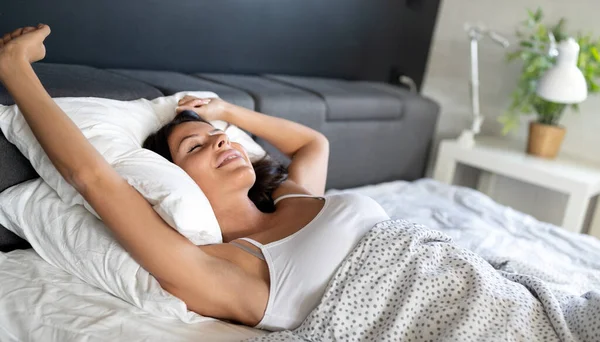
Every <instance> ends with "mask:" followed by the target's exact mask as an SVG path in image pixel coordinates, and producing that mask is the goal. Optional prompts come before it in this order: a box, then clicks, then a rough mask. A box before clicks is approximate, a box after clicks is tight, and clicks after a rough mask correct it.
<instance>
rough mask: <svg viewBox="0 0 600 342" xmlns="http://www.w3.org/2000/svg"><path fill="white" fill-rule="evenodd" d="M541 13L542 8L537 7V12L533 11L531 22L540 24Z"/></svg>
mask: <svg viewBox="0 0 600 342" xmlns="http://www.w3.org/2000/svg"><path fill="white" fill-rule="evenodd" d="M543 16H544V15H543V13H542V8H541V7H538V8H537V11H535V14H534V16H533V20H535V21H536V22H540V21H541V20H542V18H543Z"/></svg>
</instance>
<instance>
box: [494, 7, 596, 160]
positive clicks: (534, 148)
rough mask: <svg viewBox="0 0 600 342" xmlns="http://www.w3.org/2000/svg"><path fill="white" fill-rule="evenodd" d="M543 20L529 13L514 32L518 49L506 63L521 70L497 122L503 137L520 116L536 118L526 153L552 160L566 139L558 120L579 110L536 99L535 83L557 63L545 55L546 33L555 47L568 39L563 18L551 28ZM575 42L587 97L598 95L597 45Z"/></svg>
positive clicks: (585, 38) (587, 39)
mask: <svg viewBox="0 0 600 342" xmlns="http://www.w3.org/2000/svg"><path fill="white" fill-rule="evenodd" d="M542 19H543V13H542V10H541V9H539V8H538V9H537V11H535V12H533V11H531V10H528V18H527V20H525V21H524V22H523V23H522V24H521V25H520V27H519V28H518V29H517V32H516V36H517V38H518V39H519V43H518V47H517V49H516V50H515V51H512V52H509V53H508V55H507V60H508V61H509V62H511V61H516V60H520V61H522V62H523V67H522V69H521V76H520V77H519V80H518V83H517V87H516V89H515V90H514V91H513V93H512V102H511V104H510V107H509V108H508V110H507V111H506V113H504V115H502V116H501V117H500V118H499V119H498V121H500V123H502V124H503V126H504V127H503V134H507V133H508V132H510V131H511V130H513V129H514V128H516V127H517V126H518V125H519V123H520V121H519V117H520V116H521V115H527V114H535V115H536V116H537V120H536V121H533V122H531V123H530V127H529V137H528V140H529V141H528V149H527V150H528V153H530V154H535V155H539V156H542V157H547V158H554V157H555V156H556V154H557V153H558V150H559V149H560V145H561V143H562V140H563V138H564V135H565V129H564V127H562V126H560V125H559V123H560V119H561V117H562V115H563V114H564V112H565V110H566V109H567V107H571V108H572V109H573V110H574V111H578V110H579V106H578V104H574V105H569V106H567V105H565V104H560V103H553V102H549V101H546V100H544V99H542V98H540V97H538V96H537V95H536V89H537V85H538V80H539V79H540V78H541V77H542V75H543V74H544V73H545V72H546V71H547V70H548V69H550V68H551V67H552V66H553V65H554V63H555V60H556V57H555V56H551V54H549V53H548V51H549V48H550V46H551V36H550V34H549V33H552V34H553V35H554V38H555V40H556V42H557V43H560V42H561V41H562V40H564V39H567V38H569V35H568V34H567V33H566V32H565V23H566V21H565V19H564V18H563V19H560V20H559V21H558V23H556V24H555V25H553V26H550V27H548V26H546V25H545V24H543V23H542ZM574 39H575V40H576V41H577V43H578V44H579V47H580V52H579V58H578V60H577V66H578V67H579V69H580V70H581V71H582V72H583V75H584V77H585V80H586V82H587V86H588V93H589V94H593V93H597V92H598V91H600V86H599V85H598V78H599V77H600V42H599V41H598V40H597V39H595V38H593V37H592V36H591V35H589V34H582V33H577V34H576V35H575V36H574Z"/></svg>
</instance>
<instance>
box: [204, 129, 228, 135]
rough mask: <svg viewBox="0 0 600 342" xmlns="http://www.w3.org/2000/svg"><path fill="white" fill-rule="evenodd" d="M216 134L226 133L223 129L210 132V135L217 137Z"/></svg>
mask: <svg viewBox="0 0 600 342" xmlns="http://www.w3.org/2000/svg"><path fill="white" fill-rule="evenodd" d="M216 133H225V131H223V130H222V129H218V128H215V129H213V130H212V131H210V132H208V135H215V134H216Z"/></svg>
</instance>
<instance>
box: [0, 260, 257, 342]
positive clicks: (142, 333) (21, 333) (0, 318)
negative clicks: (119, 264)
mask: <svg viewBox="0 0 600 342" xmlns="http://www.w3.org/2000/svg"><path fill="white" fill-rule="evenodd" d="M261 334H264V332H262V331H260V330H258V329H252V328H247V327H244V326H239V325H234V324H229V323H224V322H220V321H217V320H214V321H209V322H202V323H196V324H186V323H183V322H181V321H180V320H178V319H172V320H169V319H158V318H155V317H153V316H151V315H149V314H147V313H146V312H144V311H142V310H140V309H138V308H136V307H134V306H132V305H130V304H129V303H126V302H124V301H122V300H120V299H118V298H116V297H113V296H111V295H109V294H108V293H106V292H104V291H101V290H99V289H97V288H94V287H92V286H90V285H87V284H86V283H84V282H82V281H81V280H79V279H78V278H75V277H73V276H71V275H69V274H68V273H66V272H64V271H62V270H60V269H58V268H55V267H54V266H52V265H50V264H48V263H47V262H45V261H44V260H43V259H42V258H40V257H39V256H38V254H37V253H36V252H35V251H33V250H31V249H30V250H24V251H12V252H10V253H0V341H2V342H13V341H14V342H17V341H18V342H22V341H36V342H38V341H39V342H70V341H78V342H79V341H85V342H92V341H113V342H117V341H126V342H141V341H161V342H162V341H170V342H171V341H173V342H179V341H186V342H187V341H216V342H225V341H227V342H233V341H236V342H237V341H241V340H244V339H246V338H250V337H254V336H259V335H261Z"/></svg>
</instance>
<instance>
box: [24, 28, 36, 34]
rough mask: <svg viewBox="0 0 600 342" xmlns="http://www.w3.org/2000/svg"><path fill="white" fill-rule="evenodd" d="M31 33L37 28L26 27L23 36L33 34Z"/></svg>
mask: <svg viewBox="0 0 600 342" xmlns="http://www.w3.org/2000/svg"><path fill="white" fill-rule="evenodd" d="M31 31H35V27H33V26H27V27H25V28H24V29H23V34H25V33H29V32H31Z"/></svg>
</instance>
